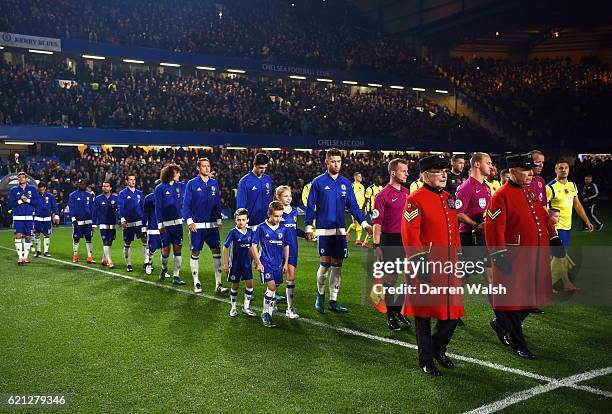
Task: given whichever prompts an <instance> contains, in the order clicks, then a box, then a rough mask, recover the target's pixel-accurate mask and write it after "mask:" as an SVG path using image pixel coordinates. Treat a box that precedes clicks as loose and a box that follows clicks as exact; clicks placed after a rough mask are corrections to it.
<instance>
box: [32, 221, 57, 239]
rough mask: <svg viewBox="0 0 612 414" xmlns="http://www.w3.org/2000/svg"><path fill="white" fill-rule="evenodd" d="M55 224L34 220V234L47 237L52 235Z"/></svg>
mask: <svg viewBox="0 0 612 414" xmlns="http://www.w3.org/2000/svg"><path fill="white" fill-rule="evenodd" d="M52 228H53V224H52V223H51V222H50V221H36V220H34V233H42V234H44V235H45V236H48V235H50V234H51V231H52Z"/></svg>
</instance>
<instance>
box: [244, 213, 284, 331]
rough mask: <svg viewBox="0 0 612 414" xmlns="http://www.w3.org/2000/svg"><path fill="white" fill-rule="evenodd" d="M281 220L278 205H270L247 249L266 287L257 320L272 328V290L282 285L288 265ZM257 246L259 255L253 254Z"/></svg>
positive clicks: (255, 252) (273, 304) (273, 291)
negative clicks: (249, 248)
mask: <svg viewBox="0 0 612 414" xmlns="http://www.w3.org/2000/svg"><path fill="white" fill-rule="evenodd" d="M282 218H283V205H282V203H281V202H280V201H273V202H271V203H270V206H269V207H268V219H267V220H266V221H264V222H263V223H261V224H260V225H259V226H257V230H255V234H254V236H253V246H251V256H253V259H254V260H255V263H256V264H257V270H258V271H259V272H260V278H261V282H262V283H265V284H266V285H267V289H266V293H265V294H264V299H263V304H264V309H263V313H262V314H261V320H262V322H263V324H264V326H266V327H268V328H273V327H274V326H276V325H275V324H274V321H273V320H272V314H273V313H274V308H275V306H276V298H275V294H276V288H277V286H279V285H281V284H282V283H283V274H284V273H286V272H287V267H288V265H289V264H288V261H289V237H287V229H286V228H285V227H284V226H281V225H280V222H281V220H282ZM257 246H259V249H260V252H258V251H257Z"/></svg>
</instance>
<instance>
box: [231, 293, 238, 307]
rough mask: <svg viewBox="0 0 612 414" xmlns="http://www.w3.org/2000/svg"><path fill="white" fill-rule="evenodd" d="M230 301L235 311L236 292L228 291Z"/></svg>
mask: <svg viewBox="0 0 612 414" xmlns="http://www.w3.org/2000/svg"><path fill="white" fill-rule="evenodd" d="M230 301H231V303H232V309H236V303H237V302H238V290H234V289H231V290H230Z"/></svg>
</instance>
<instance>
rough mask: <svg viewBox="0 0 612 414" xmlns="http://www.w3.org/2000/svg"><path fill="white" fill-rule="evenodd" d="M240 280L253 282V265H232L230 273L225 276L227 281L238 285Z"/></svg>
mask: <svg viewBox="0 0 612 414" xmlns="http://www.w3.org/2000/svg"><path fill="white" fill-rule="evenodd" d="M241 280H245V281H246V280H253V265H252V264H251V263H250V262H249V263H245V264H242V265H240V264H232V267H230V271H229V273H228V274H227V281H228V282H230V283H238V282H240V281H241Z"/></svg>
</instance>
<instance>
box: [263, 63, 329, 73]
mask: <svg viewBox="0 0 612 414" xmlns="http://www.w3.org/2000/svg"><path fill="white" fill-rule="evenodd" d="M261 70H264V71H266V72H280V73H290V74H292V75H310V76H331V72H330V71H328V70H323V69H313V68H305V67H301V66H286V65H274V64H271V63H262V64H261Z"/></svg>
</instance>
